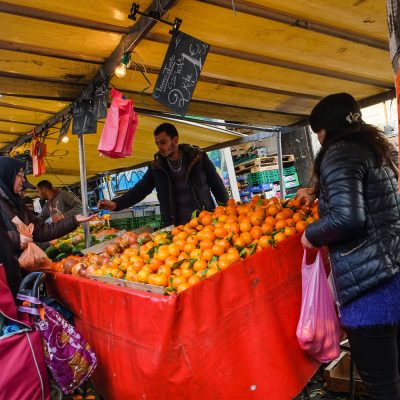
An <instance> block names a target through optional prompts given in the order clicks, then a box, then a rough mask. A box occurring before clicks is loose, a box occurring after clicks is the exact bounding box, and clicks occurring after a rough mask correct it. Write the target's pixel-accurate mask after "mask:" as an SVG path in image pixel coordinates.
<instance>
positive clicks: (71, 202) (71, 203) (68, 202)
mask: <svg viewBox="0 0 400 400" xmlns="http://www.w3.org/2000/svg"><path fill="white" fill-rule="evenodd" d="M62 196H63V200H62V201H63V209H64V210H66V211H65V212H63V214H64V215H65V216H67V215H77V214H81V213H82V202H81V201H80V200H79V199H78V197H76V196H75V195H74V194H73V193H71V192H66V191H64V192H63V193H62Z"/></svg>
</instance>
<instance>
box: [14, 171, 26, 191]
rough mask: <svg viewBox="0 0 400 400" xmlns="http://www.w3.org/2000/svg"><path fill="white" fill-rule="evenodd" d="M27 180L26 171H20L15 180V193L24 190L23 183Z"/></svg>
mask: <svg viewBox="0 0 400 400" xmlns="http://www.w3.org/2000/svg"><path fill="white" fill-rule="evenodd" d="M24 182H25V174H24V171H22V170H21V171H19V172H18V174H17V175H16V176H15V180H14V193H15V194H18V193H19V192H20V191H21V190H22V184H23V183H24Z"/></svg>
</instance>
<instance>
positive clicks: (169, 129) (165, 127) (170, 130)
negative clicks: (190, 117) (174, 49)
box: [154, 122, 178, 139]
mask: <svg viewBox="0 0 400 400" xmlns="http://www.w3.org/2000/svg"><path fill="white" fill-rule="evenodd" d="M161 132H165V133H166V134H167V135H168V136H169V137H170V138H171V139H172V138H174V137H176V136H178V131H177V130H176V128H175V126H174V125H172V124H169V123H168V122H165V123H164V124H161V125H159V126H157V128H156V129H155V130H154V136H157V135H159V134H160V133H161Z"/></svg>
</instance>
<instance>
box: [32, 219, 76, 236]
mask: <svg viewBox="0 0 400 400" xmlns="http://www.w3.org/2000/svg"><path fill="white" fill-rule="evenodd" d="M29 219H30V222H31V223H33V224H34V226H35V227H34V229H33V237H32V238H33V241H34V242H49V241H50V240H53V239H58V238H60V237H62V236H65V235H67V234H68V233H70V232H73V231H74V230H75V229H76V228H77V227H78V226H79V223H78V220H77V218H76V216H75V215H69V216H67V217H65V218H64V219H62V220H61V221H58V222H51V223H50V224H47V223H46V222H45V221H41V220H39V219H38V218H36V217H35V216H34V215H33V214H30V218H29Z"/></svg>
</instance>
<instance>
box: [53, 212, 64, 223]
mask: <svg viewBox="0 0 400 400" xmlns="http://www.w3.org/2000/svg"><path fill="white" fill-rule="evenodd" d="M62 219H64V217H63V216H62V215H61V214H54V215H53V216H52V217H51V220H52V221H53V222H59V221H61V220H62Z"/></svg>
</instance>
